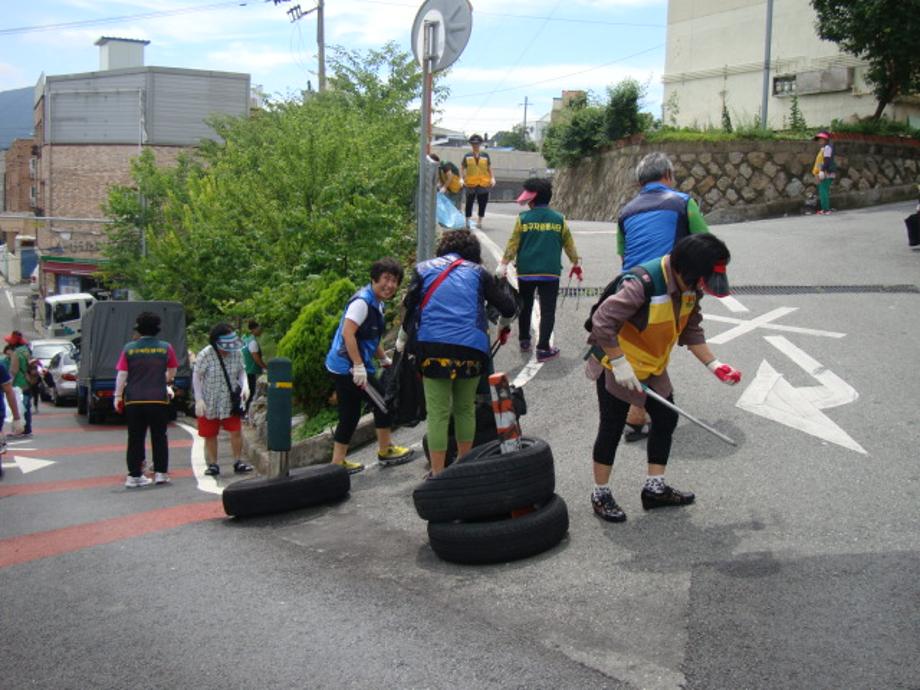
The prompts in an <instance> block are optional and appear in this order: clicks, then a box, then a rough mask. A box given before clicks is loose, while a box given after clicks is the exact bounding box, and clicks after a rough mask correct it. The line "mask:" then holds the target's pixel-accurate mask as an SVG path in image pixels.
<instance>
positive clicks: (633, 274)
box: [585, 266, 655, 333]
mask: <svg viewBox="0 0 920 690" xmlns="http://www.w3.org/2000/svg"><path fill="white" fill-rule="evenodd" d="M632 279H638V280H641V281H642V287H644V288H645V301H646V303H648V302H649V301H650V300H651V299H652V294H653V293H654V291H655V282H654V281H653V280H652V276H651V275H650V274H649V272H648V271H646V270H645V269H644V268H642V266H633V267H632V268H630V269H629V270H627V271H623V272H622V273H621V274H620V275H618V276H617V277H616V278H614V279H613V280H612V281H610V282H609V283H607V287H605V288H604V291H603V292H602V293H601V296H600V297H598V299H597V302H595V303H594V304H593V306H592V307H591V312H590V313H589V314H588V318H587V319H585V330H586V331H588V333H590V332H591V328H592V327H593V324H592V322H591V319H593V318H594V312H596V311H597V308H598V307H599V306H601V304H603V303H604V301H605V300H606V299H607V298H608V297H610V296H611V295H615V294H616V293H618V292H619V291H620V288H621V287H623V282H624V281H626V280H632Z"/></svg>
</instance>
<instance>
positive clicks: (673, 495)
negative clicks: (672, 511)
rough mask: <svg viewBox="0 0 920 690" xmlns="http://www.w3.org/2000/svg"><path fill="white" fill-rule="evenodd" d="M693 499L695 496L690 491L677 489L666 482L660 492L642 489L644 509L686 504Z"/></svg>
mask: <svg viewBox="0 0 920 690" xmlns="http://www.w3.org/2000/svg"><path fill="white" fill-rule="evenodd" d="M695 499H696V496H694V495H693V492H692V491H678V490H677V489H674V488H672V487H670V486H668V485H667V484H665V487H664V491H662V492H660V493H656V492H655V491H649V490H648V489H642V508H643V509H644V510H651V509H652V508H668V507H671V506H686V505H690V504H691V503H693V501H694V500H695Z"/></svg>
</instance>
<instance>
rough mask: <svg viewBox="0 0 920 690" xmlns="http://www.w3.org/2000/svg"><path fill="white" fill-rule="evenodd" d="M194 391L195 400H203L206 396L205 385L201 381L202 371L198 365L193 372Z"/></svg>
mask: <svg viewBox="0 0 920 690" xmlns="http://www.w3.org/2000/svg"><path fill="white" fill-rule="evenodd" d="M198 358H199V359H201V355H200V354H199V355H198ZM192 390H193V391H195V400H203V397H202V396H203V395H204V385H203V384H202V381H201V370H200V368H199V366H198V365H197V364H195V368H194V369H193V370H192Z"/></svg>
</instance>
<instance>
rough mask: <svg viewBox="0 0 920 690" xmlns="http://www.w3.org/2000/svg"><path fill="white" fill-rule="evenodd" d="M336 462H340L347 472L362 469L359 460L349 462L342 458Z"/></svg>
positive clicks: (355, 471)
mask: <svg viewBox="0 0 920 690" xmlns="http://www.w3.org/2000/svg"><path fill="white" fill-rule="evenodd" d="M337 464H341V465H342V467H344V468H345V471H346V472H348V474H358V472H363V471H364V465H362V464H361V463H360V462H349V461H348V460H343V461H342V462H341V463H337Z"/></svg>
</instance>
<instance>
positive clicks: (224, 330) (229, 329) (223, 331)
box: [208, 323, 233, 349]
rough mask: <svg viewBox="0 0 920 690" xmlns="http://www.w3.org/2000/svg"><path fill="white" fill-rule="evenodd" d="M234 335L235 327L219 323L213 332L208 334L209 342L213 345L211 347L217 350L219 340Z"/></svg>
mask: <svg viewBox="0 0 920 690" xmlns="http://www.w3.org/2000/svg"><path fill="white" fill-rule="evenodd" d="M229 333H233V326H231V325H230V324H229V323H219V324H216V325H215V326H214V327H213V328H212V329H211V332H210V333H208V342H209V343H211V347H213V348H214V349H217V339H218V338H219V337H220V336H222V335H227V334H229Z"/></svg>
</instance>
